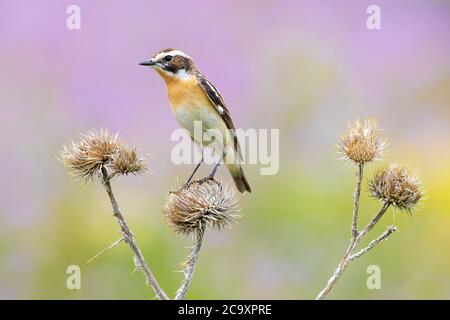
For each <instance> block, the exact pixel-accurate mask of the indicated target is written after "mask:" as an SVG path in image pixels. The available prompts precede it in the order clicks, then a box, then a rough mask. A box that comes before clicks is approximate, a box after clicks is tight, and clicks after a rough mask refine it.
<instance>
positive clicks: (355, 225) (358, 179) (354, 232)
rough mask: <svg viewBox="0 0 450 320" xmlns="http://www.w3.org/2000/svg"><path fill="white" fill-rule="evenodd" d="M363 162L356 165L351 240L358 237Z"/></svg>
mask: <svg viewBox="0 0 450 320" xmlns="http://www.w3.org/2000/svg"><path fill="white" fill-rule="evenodd" d="M363 171H364V162H360V163H358V164H357V170H356V187H355V193H354V194H353V220H352V235H353V239H356V237H357V236H358V212H359V198H360V195H361V183H362V179H363Z"/></svg>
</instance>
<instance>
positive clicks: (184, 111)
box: [173, 105, 229, 145]
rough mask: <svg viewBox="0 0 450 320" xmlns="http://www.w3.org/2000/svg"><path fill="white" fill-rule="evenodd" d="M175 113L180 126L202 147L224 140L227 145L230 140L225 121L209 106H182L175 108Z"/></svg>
mask: <svg viewBox="0 0 450 320" xmlns="http://www.w3.org/2000/svg"><path fill="white" fill-rule="evenodd" d="M173 112H174V114H175V117H176V119H177V121H178V123H179V125H180V126H181V127H182V128H184V129H186V130H187V131H188V132H189V134H190V135H191V137H192V139H193V140H194V141H196V142H198V143H200V144H202V145H208V144H210V143H211V142H212V141H214V140H222V141H224V143H225V141H226V139H227V138H229V132H228V130H227V127H226V125H225V123H224V121H223V120H222V118H221V117H220V116H219V114H218V113H217V112H215V111H214V110H211V109H210V108H208V106H205V105H196V106H192V105H187V106H183V105H181V106H177V107H176V108H173ZM196 130H197V131H196ZM200 132H201V134H200Z"/></svg>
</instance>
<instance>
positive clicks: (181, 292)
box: [175, 232, 203, 300]
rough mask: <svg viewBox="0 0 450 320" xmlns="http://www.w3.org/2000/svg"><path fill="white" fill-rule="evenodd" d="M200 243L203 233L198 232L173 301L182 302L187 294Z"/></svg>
mask: <svg viewBox="0 0 450 320" xmlns="http://www.w3.org/2000/svg"><path fill="white" fill-rule="evenodd" d="M202 241H203V232H199V233H198V234H197V235H196V240H195V243H194V246H193V247H192V251H191V253H190V254H189V256H188V257H187V259H186V261H185V263H184V269H183V274H184V280H183V283H182V284H181V286H180V287H179V288H178V290H177V294H176V296H175V300H183V299H184V296H185V295H186V293H187V290H188V288H189V285H190V284H191V281H192V276H193V275H194V270H195V265H196V264H197V261H198V257H199V255H200V248H201V246H202Z"/></svg>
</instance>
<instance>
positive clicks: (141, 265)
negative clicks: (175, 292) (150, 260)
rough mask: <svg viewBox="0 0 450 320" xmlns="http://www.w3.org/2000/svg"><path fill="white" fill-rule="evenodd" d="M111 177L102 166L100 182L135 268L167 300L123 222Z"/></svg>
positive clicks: (160, 296)
mask: <svg viewBox="0 0 450 320" xmlns="http://www.w3.org/2000/svg"><path fill="white" fill-rule="evenodd" d="M110 179H111V177H110V176H108V171H107V170H106V168H105V167H102V169H101V174H100V180H101V182H102V185H103V187H104V188H105V191H106V193H107V194H108V196H109V200H110V201H111V205H112V209H113V213H114V217H115V218H116V219H117V223H118V224H119V226H120V231H121V233H122V238H123V241H125V242H126V243H127V244H128V246H129V247H130V249H131V251H132V252H133V261H134V265H135V267H136V269H137V270H140V271H142V273H144V275H145V278H146V280H147V283H148V284H149V285H150V286H151V287H152V288H153V291H154V292H155V294H156V296H157V298H158V299H160V300H169V297H168V296H167V294H166V293H165V292H164V290H163V289H161V287H160V286H159V284H158V281H157V280H156V278H155V277H154V275H153V274H152V272H151V271H150V268H149V267H148V265H147V262H146V261H145V259H144V256H143V255H142V252H141V250H140V248H139V246H138V244H137V243H136V241H135V239H134V236H133V233H132V232H131V230H130V228H129V227H128V225H127V223H126V222H125V218H124V217H123V215H122V214H121V212H120V209H119V205H118V204H117V201H116V198H115V196H114V193H113V191H112V188H111V182H110Z"/></svg>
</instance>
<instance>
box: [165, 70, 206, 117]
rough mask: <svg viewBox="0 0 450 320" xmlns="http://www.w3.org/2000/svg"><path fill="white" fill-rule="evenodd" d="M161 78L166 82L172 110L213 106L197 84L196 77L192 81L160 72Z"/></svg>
mask: <svg viewBox="0 0 450 320" xmlns="http://www.w3.org/2000/svg"><path fill="white" fill-rule="evenodd" d="M160 75H161V77H162V78H163V79H164V81H165V82H166V86H167V94H168V96H169V101H170V104H171V106H172V109H174V110H175V109H177V108H178V107H185V108H186V107H187V108H195V107H196V106H199V105H202V106H206V105H209V104H211V102H210V101H209V98H208V96H207V95H206V94H205V92H204V91H203V89H202V88H201V87H200V85H199V84H198V82H197V79H196V78H195V77H192V79H183V80H182V79H178V78H176V77H172V76H168V75H166V74H164V73H163V72H160Z"/></svg>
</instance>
